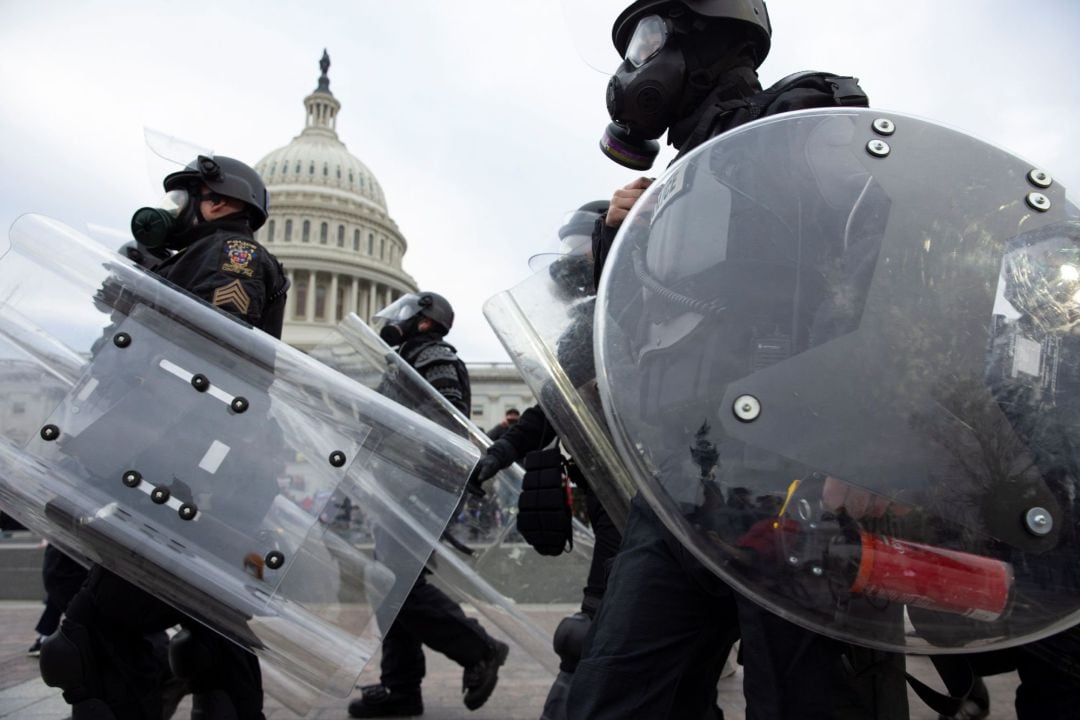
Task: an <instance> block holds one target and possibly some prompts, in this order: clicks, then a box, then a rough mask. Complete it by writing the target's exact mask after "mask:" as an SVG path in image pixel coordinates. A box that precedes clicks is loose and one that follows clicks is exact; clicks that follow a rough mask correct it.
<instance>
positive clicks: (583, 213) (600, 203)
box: [559, 200, 608, 243]
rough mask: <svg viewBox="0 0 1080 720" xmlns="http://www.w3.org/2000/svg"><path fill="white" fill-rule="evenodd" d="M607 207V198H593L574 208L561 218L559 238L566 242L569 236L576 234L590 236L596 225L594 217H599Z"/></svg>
mask: <svg viewBox="0 0 1080 720" xmlns="http://www.w3.org/2000/svg"><path fill="white" fill-rule="evenodd" d="M607 209H608V201H607V200H593V201H592V202H587V203H585V204H584V205H582V206H581V207H579V208H578V209H577V210H574V211H573V212H572V213H570V214H569V215H568V216H567V217H566V219H565V220H563V224H562V226H561V227H560V228H559V240H562V241H563V242H564V243H566V242H567V241H568V239H569V238H573V237H576V236H585V237H586V238H591V237H592V231H593V226H595V225H596V218H598V217H600V214H601V213H605V212H607ZM571 242H572V241H571Z"/></svg>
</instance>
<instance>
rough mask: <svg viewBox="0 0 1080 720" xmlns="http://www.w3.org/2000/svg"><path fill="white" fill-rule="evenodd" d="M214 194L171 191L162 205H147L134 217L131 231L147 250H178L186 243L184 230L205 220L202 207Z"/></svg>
mask: <svg viewBox="0 0 1080 720" xmlns="http://www.w3.org/2000/svg"><path fill="white" fill-rule="evenodd" d="M212 196H214V193H207V194H204V195H194V194H193V193H191V192H190V191H188V190H170V191H169V192H167V193H165V197H164V199H163V200H162V202H161V206H160V207H144V208H139V209H138V210H136V211H135V214H134V215H132V216H131V234H132V236H133V237H134V238H135V240H137V241H138V242H139V243H140V244H142V245H143V246H145V247H146V248H147V249H148V250H151V251H157V250H165V249H169V250H179V249H181V248H183V247H184V245H185V244H186V243H185V242H184V231H185V230H188V229H190V228H192V227H194V226H195V225H198V224H200V223H205V222H206V218H204V217H203V215H202V212H201V211H200V209H199V205H200V204H201V203H202V201H203V200H208V199H212Z"/></svg>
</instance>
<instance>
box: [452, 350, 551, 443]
mask: <svg viewBox="0 0 1080 720" xmlns="http://www.w3.org/2000/svg"><path fill="white" fill-rule="evenodd" d="M468 368H469V381H470V383H471V384H472V421H473V422H474V423H476V424H477V425H479V426H480V427H482V428H483V429H484V430H485V431H487V430H490V429H491V428H493V427H494V426H496V425H498V424H499V423H500V422H502V419H503V415H504V414H505V412H506V409H507V408H511V407H515V408H517V409H518V411H519V412H524V411H525V408H527V407H529V406H531V405H535V404H536V400H535V399H534V398H533V394H532V392H531V391H530V390H529V386H528V385H526V384H525V381H524V380H522V379H521V376H520V375H518V371H517V368H516V367H514V364H513V363H468Z"/></svg>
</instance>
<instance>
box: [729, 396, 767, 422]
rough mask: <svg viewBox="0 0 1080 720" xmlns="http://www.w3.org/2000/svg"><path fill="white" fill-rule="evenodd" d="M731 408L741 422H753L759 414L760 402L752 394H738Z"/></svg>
mask: <svg viewBox="0 0 1080 720" xmlns="http://www.w3.org/2000/svg"><path fill="white" fill-rule="evenodd" d="M731 409H732V411H733V412H734V413H735V417H737V418H739V419H740V420H742V421H743V422H754V421H755V420H757V419H758V415H760V414H761V403H759V402H758V399H757V398H756V397H754V396H753V395H740V396H739V397H737V398H735V404H734V405H733V406H732V408H731Z"/></svg>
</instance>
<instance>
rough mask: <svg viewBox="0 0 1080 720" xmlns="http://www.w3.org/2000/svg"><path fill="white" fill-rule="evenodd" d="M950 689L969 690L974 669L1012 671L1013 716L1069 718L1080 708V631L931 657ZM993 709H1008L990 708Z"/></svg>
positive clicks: (983, 672) (979, 671) (956, 691)
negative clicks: (993, 648)
mask: <svg viewBox="0 0 1080 720" xmlns="http://www.w3.org/2000/svg"><path fill="white" fill-rule="evenodd" d="M933 660H934V666H935V667H936V668H937V670H938V673H939V674H940V675H941V679H942V680H943V681H944V682H945V687H946V688H948V690H949V694H951V695H954V696H959V695H963V694H964V693H965V692H967V690H968V688H969V686H970V684H971V678H972V675H975V676H986V675H997V674H999V673H1005V672H1012V671H1016V673H1017V675H1018V676H1019V678H1020V685H1019V686H1018V687H1017V688H1016V700H1015V705H1016V708H1015V709H1016V718H1017V720H1071V719H1072V718H1075V717H1077V714H1078V708H1080V631H1078V630H1075V629H1073V630H1066V631H1065V632H1062V633H1058V634H1057V635H1051V636H1050V637H1048V638H1044V639H1042V640H1039V641H1037V642H1034V643H1030V644H1028V645H1022V646H1020V647H1015V648H1009V649H1007V650H997V651H994V652H989V653H976V654H972V655H943V656H935V657H934V658H933ZM991 711H992V712H993V713H995V714H996V713H999V712H1002V713H1004V712H1007V711H1006V709H1005V708H996V709H995V708H991Z"/></svg>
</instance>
